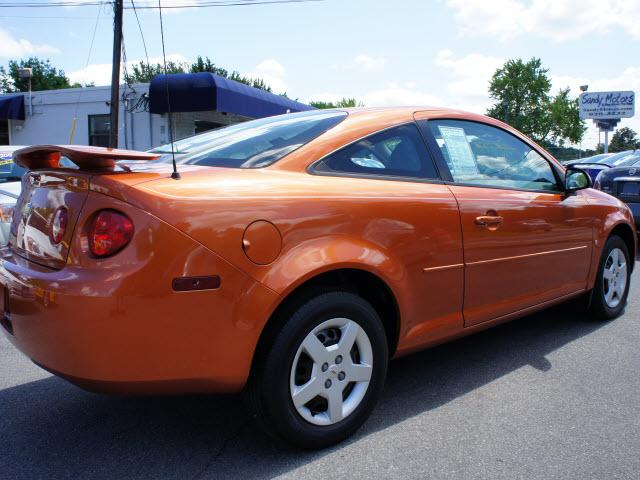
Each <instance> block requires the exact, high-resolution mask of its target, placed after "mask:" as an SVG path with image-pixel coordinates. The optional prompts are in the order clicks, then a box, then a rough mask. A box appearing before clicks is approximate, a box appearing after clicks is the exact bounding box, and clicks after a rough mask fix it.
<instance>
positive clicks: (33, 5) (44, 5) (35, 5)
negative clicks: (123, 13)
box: [0, 0, 113, 8]
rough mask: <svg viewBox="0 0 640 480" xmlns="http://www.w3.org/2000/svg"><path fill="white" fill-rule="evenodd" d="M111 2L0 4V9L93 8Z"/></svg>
mask: <svg viewBox="0 0 640 480" xmlns="http://www.w3.org/2000/svg"><path fill="white" fill-rule="evenodd" d="M112 3H113V2H112V1H106V0H101V1H84V2H74V1H69V0H67V1H58V2H0V8H47V7H94V6H99V5H109V4H112Z"/></svg>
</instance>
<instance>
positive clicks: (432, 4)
mask: <svg viewBox="0 0 640 480" xmlns="http://www.w3.org/2000/svg"><path fill="white" fill-rule="evenodd" d="M39 1H41V2H46V1H47V0H39ZM65 1H66V2H69V3H72V2H73V0H65ZM202 2H203V0H162V4H163V6H167V7H168V6H176V5H177V6H183V7H184V6H186V5H193V4H198V3H202ZM2 3H5V4H6V3H9V2H7V1H5V0H1V1H0V65H3V64H4V65H6V64H7V63H8V61H9V60H10V59H15V58H20V57H25V56H30V55H35V56H38V57H42V58H49V59H50V60H51V62H52V63H53V64H54V65H55V66H57V67H58V68H61V69H63V70H64V71H65V72H66V74H67V76H69V77H70V79H71V80H72V81H79V82H95V84H96V85H106V84H108V83H109V81H110V70H111V55H112V39H113V24H112V12H111V7H110V6H105V5H103V6H95V5H94V6H57V7H51V8H33V7H31V8H28V7H21V8H7V7H2ZM13 3H20V2H13ZM25 3H26V2H25ZM51 3H60V2H59V0H51ZM76 3H83V0H76ZM135 3H136V4H137V5H138V6H139V7H141V6H145V5H150V4H153V5H157V1H153V2H152V1H150V0H136V1H135ZM209 3H211V2H209ZM130 5H131V0H125V6H130ZM138 13H139V17H140V22H141V27H142V32H143V34H144V38H145V40H146V44H147V49H148V55H149V59H150V60H151V61H152V62H157V61H159V60H161V59H162V44H161V41H160V23H159V15H158V10H157V9H149V10H139V12H138ZM163 18H164V32H165V48H166V53H167V58H170V59H173V60H179V61H191V60H193V59H195V58H196V57H197V56H198V55H202V56H208V57H209V58H211V60H212V61H214V62H215V63H216V64H217V65H219V66H222V67H224V68H227V69H228V70H237V71H239V72H240V73H242V74H245V75H248V76H253V77H260V78H262V79H264V80H265V82H266V83H267V84H269V85H271V86H272V88H273V89H274V91H276V92H279V93H281V92H287V94H288V95H289V96H290V97H292V98H297V99H299V100H300V101H303V102H307V101H310V100H336V99H339V98H342V97H355V98H357V99H358V100H360V101H362V102H363V103H364V104H365V105H366V106H378V105H433V106H447V107H455V108H461V109H464V110H469V111H472V112H477V113H485V112H486V109H487V107H488V106H490V105H491V104H492V101H491V99H490V98H489V96H488V83H489V79H490V78H491V75H492V74H493V73H494V72H495V70H496V68H498V67H500V66H501V65H502V64H503V63H504V61H506V60H507V59H510V58H523V59H529V58H531V57H539V58H541V59H542V62H543V65H544V66H545V67H546V68H548V69H549V73H548V74H549V75H550V77H551V79H552V81H553V93H556V92H557V90H558V89H559V88H563V87H570V88H571V93H572V95H574V96H577V95H578V94H579V93H580V91H579V86H580V85H589V90H590V91H607V90H633V91H635V92H640V53H639V52H640V27H639V25H640V0H608V1H606V2H604V1H602V0H393V1H392V0H324V1H315V2H302V3H286V4H280V5H278V4H264V5H251V6H224V7H209V8H176V9H170V10H169V9H167V10H163ZM96 25H97V28H96V30H95V42H94V44H93V48H91V49H90V45H91V38H92V36H93V33H94V28H95V27H96ZM124 45H125V50H126V55H127V59H128V60H129V61H130V62H136V61H139V60H141V59H144V58H145V52H144V48H143V42H142V36H141V33H140V30H139V28H138V24H137V22H136V17H135V16H134V13H133V11H132V10H130V9H129V10H126V11H125V17H124ZM637 110H639V108H637ZM589 126H590V128H589V130H588V132H587V134H586V135H585V137H584V139H583V141H582V146H583V148H593V147H594V146H595V145H596V144H597V141H598V132H597V130H595V128H593V127H592V126H591V122H589ZM624 126H629V127H631V128H633V129H634V130H636V131H638V132H639V133H640V115H636V117H634V118H632V119H623V120H622V121H621V122H620V124H619V127H624Z"/></svg>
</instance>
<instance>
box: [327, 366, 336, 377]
mask: <svg viewBox="0 0 640 480" xmlns="http://www.w3.org/2000/svg"><path fill="white" fill-rule="evenodd" d="M329 375H330V376H332V377H337V376H338V367H336V366H335V365H331V366H330V367H329Z"/></svg>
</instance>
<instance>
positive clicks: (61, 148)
mask: <svg viewBox="0 0 640 480" xmlns="http://www.w3.org/2000/svg"><path fill="white" fill-rule="evenodd" d="M62 156H64V157H66V158H68V159H69V160H70V161H71V162H73V163H75V164H76V165H77V166H78V168H79V169H80V170H98V169H104V168H110V167H113V166H114V165H115V164H116V162H117V161H118V160H155V159H156V158H158V157H160V155H158V154H155V153H146V152H137V151H135V150H118V149H115V148H104V147H88V146H82V145H34V146H32V147H26V148H21V149H20V150H16V151H15V152H13V161H14V162H15V163H16V164H17V165H20V166H21V167H24V168H26V169H28V170H36V169H38V168H61V166H60V158H61V157H62Z"/></svg>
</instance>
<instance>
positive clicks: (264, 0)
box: [125, 0, 325, 10]
mask: <svg viewBox="0 0 640 480" xmlns="http://www.w3.org/2000/svg"><path fill="white" fill-rule="evenodd" d="M186 1H188V0H186ZM324 1H325V0H244V1H243V0H227V1H225V0H214V1H206V0H205V1H202V2H200V3H193V2H189V3H181V4H171V5H165V6H163V7H162V8H163V9H165V10H166V9H178V8H206V7H247V6H252V5H277V4H286V3H310V2H324ZM125 8H127V9H130V8H131V7H125ZM137 8H138V10H151V9H158V8H159V7H157V6H153V5H138V7H137Z"/></svg>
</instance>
